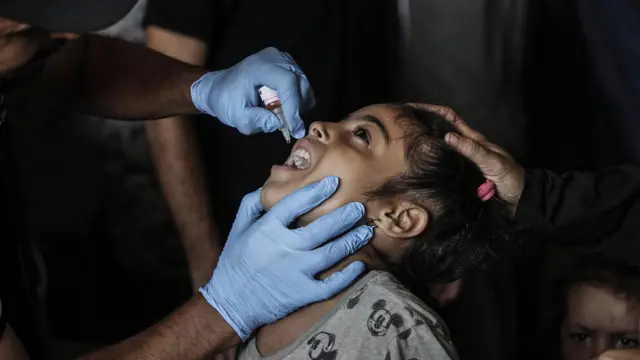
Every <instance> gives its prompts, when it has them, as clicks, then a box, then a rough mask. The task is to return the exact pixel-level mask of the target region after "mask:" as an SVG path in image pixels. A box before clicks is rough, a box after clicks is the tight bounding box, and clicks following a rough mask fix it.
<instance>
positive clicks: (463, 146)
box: [445, 133, 504, 176]
mask: <svg viewBox="0 0 640 360" xmlns="http://www.w3.org/2000/svg"><path fill="white" fill-rule="evenodd" d="M445 141H446V142H447V144H449V145H450V146H451V147H453V148H454V149H455V150H456V151H457V152H459V153H461V154H462V155H464V156H465V157H466V158H468V159H469V160H471V161H472V162H473V163H474V164H476V165H477V166H478V168H480V171H482V173H483V174H484V175H485V176H495V175H496V174H500V173H502V172H503V167H504V166H503V163H502V161H501V156H500V155H499V154H497V153H495V152H492V151H489V150H488V149H487V148H485V147H484V146H482V145H481V144H480V143H478V142H477V141H475V140H473V139H470V138H468V137H464V136H460V135H458V134H454V133H448V134H447V135H446V136H445Z"/></svg>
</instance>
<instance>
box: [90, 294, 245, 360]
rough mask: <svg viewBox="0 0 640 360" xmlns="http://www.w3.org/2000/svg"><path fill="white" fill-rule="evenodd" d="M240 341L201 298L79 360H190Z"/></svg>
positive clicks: (194, 299)
mask: <svg viewBox="0 0 640 360" xmlns="http://www.w3.org/2000/svg"><path fill="white" fill-rule="evenodd" d="M239 342H240V338H239V337H238V335H236V333H235V332H234V331H233V329H232V328H231V327H230V326H229V325H228V324H227V323H226V322H225V321H224V319H223V318H222V317H221V316H220V314H219V313H218V312H217V311H215V310H214V309H213V308H212V307H211V306H210V305H209V304H207V302H206V301H205V300H204V298H203V297H202V296H201V295H197V296H195V297H193V298H192V299H191V300H190V301H189V302H187V303H186V304H185V305H184V306H182V307H181V308H180V309H178V310H177V311H176V312H175V313H174V314H172V315H171V316H169V317H168V318H166V319H165V320H163V321H162V322H160V323H158V324H157V325H155V326H153V327H152V328H150V329H148V330H146V331H144V332H142V333H140V334H138V335H136V336H134V337H132V338H129V339H127V340H124V341H123V342H121V343H119V344H117V345H113V346H111V347H108V348H105V349H102V350H99V351H96V352H94V353H91V354H88V355H85V356H83V357H81V358H80V360H106V359H109V360H111V359H119V360H133V359H135V360H159V359H162V360H173V359H176V360H178V359H180V360H189V359H201V358H203V357H204V356H207V355H212V354H216V353H218V352H221V351H223V350H225V349H227V348H229V347H232V346H235V345H237V344H238V343H239Z"/></svg>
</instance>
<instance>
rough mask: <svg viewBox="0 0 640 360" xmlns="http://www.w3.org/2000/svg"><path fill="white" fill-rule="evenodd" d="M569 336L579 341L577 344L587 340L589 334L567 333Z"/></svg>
mask: <svg viewBox="0 0 640 360" xmlns="http://www.w3.org/2000/svg"><path fill="white" fill-rule="evenodd" d="M569 338H571V340H573V341H575V342H577V343H579V344H583V343H585V342H587V341H589V335H587V334H585V333H573V334H570V335H569Z"/></svg>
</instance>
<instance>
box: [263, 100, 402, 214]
mask: <svg viewBox="0 0 640 360" xmlns="http://www.w3.org/2000/svg"><path fill="white" fill-rule="evenodd" d="M396 115H397V113H396V111H395V110H394V109H393V108H392V107H390V106H388V105H372V106H368V107H365V108H362V109H360V110H358V111H357V112H355V113H353V114H351V115H350V116H349V117H348V118H347V119H346V120H343V121H341V122H339V123H325V122H315V123H313V124H311V127H310V128H309V134H308V136H307V137H305V138H304V139H301V140H298V142H296V145H295V146H294V148H293V150H292V153H291V156H290V157H289V159H288V161H287V162H286V163H285V165H274V166H273V167H272V168H271V176H270V177H269V179H267V182H266V183H265V185H264V187H263V189H262V194H261V201H262V204H263V206H264V208H265V209H267V210H268V209H270V208H271V207H273V206H274V205H275V204H276V203H277V202H278V201H279V200H281V199H282V198H283V197H285V196H286V195H288V194H290V193H291V192H293V191H294V190H296V189H299V188H301V187H303V186H305V185H308V184H311V183H313V182H316V181H319V180H321V179H323V178H324V177H326V176H337V177H339V178H340V187H339V188H338V191H337V192H336V193H335V194H334V195H333V196H332V197H331V198H330V199H329V200H327V201H326V202H325V203H323V204H322V205H321V206H319V207H318V208H316V209H314V210H313V211H311V212H310V213H308V214H306V215H304V216H303V217H302V218H301V219H300V222H301V224H305V223H309V222H311V221H313V220H315V219H317V218H318V217H320V216H321V215H323V214H325V213H328V212H330V211H331V210H334V209H336V208H338V207H340V206H342V205H345V204H347V203H350V202H354V201H359V202H365V200H366V199H365V194H366V193H367V192H368V191H371V190H375V189H377V188H378V187H380V186H381V185H382V184H384V183H385V182H386V181H387V180H388V179H389V178H391V177H393V176H395V175H399V174H401V173H402V172H404V171H405V169H406V165H405V160H404V140H403V139H402V138H403V136H404V131H403V129H402V128H401V127H400V126H399V125H398V124H397V122H396V120H395V118H396ZM293 160H296V161H297V164H298V166H297V167H296V165H295V164H294V161H293ZM365 206H366V204H365Z"/></svg>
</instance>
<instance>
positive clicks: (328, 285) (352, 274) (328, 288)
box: [320, 261, 365, 300]
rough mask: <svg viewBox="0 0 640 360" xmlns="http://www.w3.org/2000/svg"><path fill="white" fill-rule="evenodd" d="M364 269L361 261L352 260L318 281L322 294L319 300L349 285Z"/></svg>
mask: <svg viewBox="0 0 640 360" xmlns="http://www.w3.org/2000/svg"><path fill="white" fill-rule="evenodd" d="M364 270H365V266H364V263H363V262H362V261H354V262H352V263H351V264H349V265H347V266H346V267H345V268H344V269H342V270H340V271H338V272H336V273H333V274H331V275H330V276H329V277H328V278H326V279H324V280H322V281H320V283H321V284H322V289H323V291H324V294H322V299H321V300H326V299H328V298H330V297H332V296H333V295H335V294H337V293H339V292H341V291H342V290H344V289H345V288H347V287H348V286H349V285H351V284H352V283H353V282H354V281H355V280H356V279H357V278H358V277H359V276H360V275H362V273H363V272H364Z"/></svg>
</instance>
